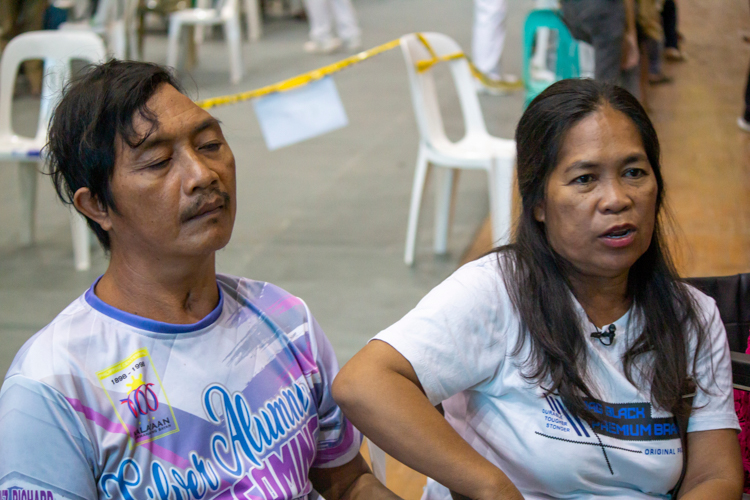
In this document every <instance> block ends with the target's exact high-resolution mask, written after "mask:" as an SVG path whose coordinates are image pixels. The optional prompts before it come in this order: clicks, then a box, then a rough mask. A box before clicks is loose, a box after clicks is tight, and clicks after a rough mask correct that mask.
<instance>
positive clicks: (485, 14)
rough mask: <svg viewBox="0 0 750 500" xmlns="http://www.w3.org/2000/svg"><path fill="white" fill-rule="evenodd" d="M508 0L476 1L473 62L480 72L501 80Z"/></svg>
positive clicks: (472, 50)
mask: <svg viewBox="0 0 750 500" xmlns="http://www.w3.org/2000/svg"><path fill="white" fill-rule="evenodd" d="M506 17H507V2H506V0H474V29H473V33H472V44H471V53H472V61H473V62H474V65H475V66H476V67H477V69H478V70H479V71H481V72H482V73H484V74H486V75H487V76H489V77H490V78H494V79H500V78H502V73H501V71H500V58H501V56H502V54H503V46H504V45H505V20H506Z"/></svg>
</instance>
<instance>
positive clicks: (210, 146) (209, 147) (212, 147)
mask: <svg viewBox="0 0 750 500" xmlns="http://www.w3.org/2000/svg"><path fill="white" fill-rule="evenodd" d="M220 147H221V142H219V141H215V142H209V143H207V144H204V145H203V146H201V149H202V150H203V151H218V150H219V148H220Z"/></svg>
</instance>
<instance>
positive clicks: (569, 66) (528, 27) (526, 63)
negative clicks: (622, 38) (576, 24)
mask: <svg viewBox="0 0 750 500" xmlns="http://www.w3.org/2000/svg"><path fill="white" fill-rule="evenodd" d="M539 28H549V29H550V30H551V31H556V32H557V64H556V65H555V68H554V73H555V81H558V80H563V79H565V78H578V77H580V75H581V67H580V62H579V55H578V42H577V41H576V40H575V39H574V38H573V35H571V34H570V30H568V27H567V26H565V23H564V22H563V20H562V18H561V17H560V14H559V12H558V11H555V10H548V9H540V10H533V11H531V12H530V13H529V15H528V17H527V18H526V23H525V24H524V27H523V81H524V86H525V87H526V103H525V106H528V105H529V103H530V102H531V101H532V100H533V99H534V98H535V97H536V96H537V95H539V94H540V93H541V92H542V91H543V90H544V89H546V88H547V87H549V86H550V85H551V84H552V83H553V82H550V81H549V80H532V78H531V69H530V66H531V57H532V52H533V48H534V39H535V37H536V32H537V30H538V29H539Z"/></svg>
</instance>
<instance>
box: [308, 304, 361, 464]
mask: <svg viewBox="0 0 750 500" xmlns="http://www.w3.org/2000/svg"><path fill="white" fill-rule="evenodd" d="M305 307H307V306H305ZM307 315H308V319H309V324H310V343H311V345H312V350H313V355H314V357H315V364H316V366H317V368H318V373H319V374H320V379H319V380H318V381H316V382H315V384H314V388H313V395H314V397H315V398H316V400H317V405H318V425H319V426H320V435H319V437H318V443H317V454H316V457H315V461H314V462H313V464H312V467H316V468H323V469H325V468H330V467H338V466H341V465H344V464H347V463H349V462H350V461H352V460H353V459H354V458H355V457H356V456H357V454H358V453H359V448H360V446H361V444H362V434H360V432H359V431H358V430H357V429H356V428H355V427H354V426H353V425H352V423H351V422H350V421H349V420H348V419H347V418H346V417H345V416H344V412H343V411H341V408H339V406H338V404H336V401H334V400H333V396H332V395H331V384H332V383H333V379H334V378H335V377H336V374H337V373H338V371H339V365H338V361H336V355H335V353H334V351H333V347H332V346H331V342H330V341H329V340H328V338H327V337H326V336H325V334H324V333H323V330H322V329H321V328H320V326H319V325H318V322H317V321H315V318H313V316H312V314H310V311H309V310H308V311H307Z"/></svg>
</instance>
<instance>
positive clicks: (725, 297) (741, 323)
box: [686, 273, 750, 352]
mask: <svg viewBox="0 0 750 500" xmlns="http://www.w3.org/2000/svg"><path fill="white" fill-rule="evenodd" d="M686 281H687V282H688V283H690V284H691V285H693V286H694V287H696V288H697V289H698V290H700V291H702V292H703V293H705V294H706V295H708V296H709V297H711V298H713V299H714V300H715V301H716V305H717V306H718V308H719V315H720V316H721V321H722V323H724V328H726V330H727V338H728V339H729V349H730V350H731V351H735V352H745V349H747V338H748V331H749V330H750V273H745V274H735V275H734V276H716V277H707V278H687V280H686Z"/></svg>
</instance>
